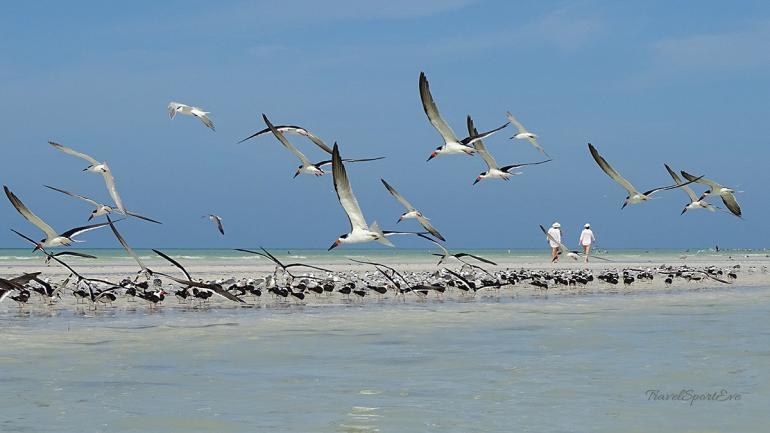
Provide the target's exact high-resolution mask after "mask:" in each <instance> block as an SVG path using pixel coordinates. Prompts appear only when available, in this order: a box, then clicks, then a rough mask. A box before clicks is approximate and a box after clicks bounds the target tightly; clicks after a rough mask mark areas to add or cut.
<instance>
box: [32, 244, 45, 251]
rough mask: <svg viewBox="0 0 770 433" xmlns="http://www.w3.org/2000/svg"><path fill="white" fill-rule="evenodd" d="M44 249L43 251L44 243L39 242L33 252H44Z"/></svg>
mask: <svg viewBox="0 0 770 433" xmlns="http://www.w3.org/2000/svg"><path fill="white" fill-rule="evenodd" d="M42 249H43V243H42V242H38V243H36V244H35V248H34V249H32V252H33V253H34V252H35V251H37V250H42Z"/></svg>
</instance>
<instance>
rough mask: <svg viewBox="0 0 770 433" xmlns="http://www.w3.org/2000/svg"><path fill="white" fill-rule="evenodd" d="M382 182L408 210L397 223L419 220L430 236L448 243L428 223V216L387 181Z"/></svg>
mask: <svg viewBox="0 0 770 433" xmlns="http://www.w3.org/2000/svg"><path fill="white" fill-rule="evenodd" d="M380 181H382V184H383V185H385V188H387V190H388V192H390V194H391V195H392V196H393V197H395V198H396V200H398V202H399V203H401V204H402V205H403V206H404V207H405V208H406V212H405V213H403V214H402V215H401V216H400V217H399V218H398V221H397V223H399V222H401V220H405V219H409V218H414V219H416V220H417V222H419V223H420V225H421V226H423V227H424V228H425V230H427V231H428V232H430V234H432V235H433V236H435V237H436V238H437V239H441V240H442V241H444V242H446V239H444V237H443V236H441V233H439V232H438V230H436V228H435V227H433V225H432V224H431V223H430V221H428V218H427V217H426V216H424V215H423V214H422V212H420V211H419V210H417V209H416V208H415V207H414V206H412V204H411V203H409V202H408V201H407V200H406V199H405V198H404V196H402V195H401V194H399V193H398V191H396V189H395V188H393V187H392V186H390V184H388V182H385V179H380Z"/></svg>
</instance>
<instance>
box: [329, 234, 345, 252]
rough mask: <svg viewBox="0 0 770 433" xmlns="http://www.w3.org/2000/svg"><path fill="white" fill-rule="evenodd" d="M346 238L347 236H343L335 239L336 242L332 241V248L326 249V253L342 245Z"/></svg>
mask: <svg viewBox="0 0 770 433" xmlns="http://www.w3.org/2000/svg"><path fill="white" fill-rule="evenodd" d="M347 237H348V235H347V234H344V235H342V236H340V237H339V238H337V240H336V241H334V243H333V244H332V246H330V247H329V249H328V250H326V251H331V250H333V249H335V248H337V247H338V246H340V245H342V243H343V242H345V239H346V238H347Z"/></svg>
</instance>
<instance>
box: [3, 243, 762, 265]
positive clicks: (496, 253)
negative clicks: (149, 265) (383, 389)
mask: <svg viewBox="0 0 770 433" xmlns="http://www.w3.org/2000/svg"><path fill="white" fill-rule="evenodd" d="M246 248H247V249H253V250H256V251H259V247H257V246H255V247H246ZM161 250H162V251H164V252H165V253H167V254H169V255H171V256H172V257H175V258H182V259H186V260H206V261H210V262H216V261H230V260H240V259H248V258H254V256H253V255H251V254H247V253H243V252H240V251H235V250H232V249H202V248H194V249H193V248H191V249H184V248H168V249H161ZM76 251H79V252H82V253H86V254H92V255H95V256H97V257H99V258H100V259H117V260H133V259H131V258H130V257H129V256H128V255H127V254H126V253H125V251H124V250H122V249H115V248H103V249H88V248H78V249H76ZM269 251H270V252H271V253H273V254H275V255H276V256H278V257H291V258H299V259H308V260H322V261H327V262H329V261H330V262H335V261H345V260H347V258H348V257H368V258H370V259H372V260H377V259H390V260H407V261H408V260H412V259H420V260H423V259H426V258H430V254H432V253H436V252H437V251H438V250H436V249H402V248H399V249H390V248H387V249H385V248H380V249H363V248H340V249H336V250H332V251H326V250H324V249H312V250H309V249H285V248H271V249H269ZM459 251H463V252H468V253H472V254H478V255H480V256H483V257H487V258H490V259H492V260H494V259H499V260H503V259H528V258H537V259H542V258H543V257H544V256H545V257H547V256H548V254H549V252H548V251H547V249H512V250H506V249H457V250H453V251H452V252H459ZM595 252H596V254H600V255H602V256H604V257H607V258H611V259H622V260H630V261H634V260H673V259H678V258H680V257H682V256H683V255H687V256H688V257H691V258H697V257H703V258H712V259H717V260H719V259H726V258H728V257H736V258H742V257H746V256H748V257H762V258H765V257H767V255H768V253H770V251H769V250H765V249H762V250H724V251H720V252H715V251H713V250H710V249H703V250H699V249H626V250H602V249H598V250H596V251H595ZM136 253H137V254H138V255H139V256H140V257H141V258H142V259H149V258H158V256H157V255H155V253H153V252H152V250H150V249H136ZM40 257H41V255H40V254H39V253H32V252H31V251H30V249H29V248H26V249H17V248H13V249H11V248H0V265H1V264H2V263H3V262H11V261H19V260H39V259H40ZM70 260H72V259H70ZM75 260H77V259H75Z"/></svg>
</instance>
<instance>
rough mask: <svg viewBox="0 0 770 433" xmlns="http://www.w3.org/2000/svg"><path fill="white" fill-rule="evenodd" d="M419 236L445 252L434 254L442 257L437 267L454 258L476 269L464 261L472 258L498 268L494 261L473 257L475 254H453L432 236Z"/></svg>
mask: <svg viewBox="0 0 770 433" xmlns="http://www.w3.org/2000/svg"><path fill="white" fill-rule="evenodd" d="M417 236H419V237H421V238H423V239H425V240H428V241H430V242H432V243H433V244H434V245H436V246H437V247H439V248H440V249H441V251H443V254H433V255H434V256H437V257H440V259H439V260H438V263H436V266H440V265H441V264H442V263H444V260H446V259H447V258H449V257H454V258H456V259H457V260H459V261H460V262H461V263H463V264H466V265H468V266H471V267H476V265H473V264H471V263H468V262H466V261H465V260H463V258H464V257H470V258H472V259H474V260H478V261H479V262H481V263H486V264H488V265H492V266H497V263H495V262H493V261H492V260H489V259H485V258H483V257H481V256H477V255H473V254H469V253H455V254H451V253H450V252H449V250H447V249H446V247H444V246H443V245H441V244H440V243H438V242H437V241H436V240H435V239H433V238H431V237H430V236H426V235H424V234H418V235H417Z"/></svg>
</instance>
